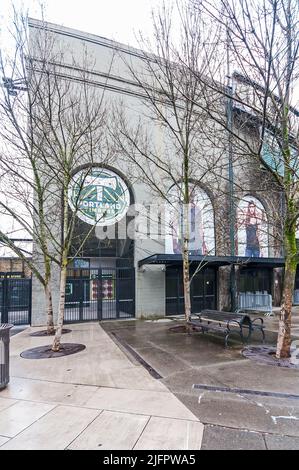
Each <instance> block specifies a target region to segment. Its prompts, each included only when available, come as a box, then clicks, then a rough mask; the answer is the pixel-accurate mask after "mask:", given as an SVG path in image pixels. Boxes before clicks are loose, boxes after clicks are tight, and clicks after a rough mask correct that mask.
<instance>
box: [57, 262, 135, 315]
mask: <svg viewBox="0 0 299 470" xmlns="http://www.w3.org/2000/svg"><path fill="white" fill-rule="evenodd" d="M69 274H70V276H69V277H68V279H67V284H66V292H65V296H66V304H65V309H66V310H65V323H72V322H82V321H95V320H113V319H117V318H131V317H134V316H135V271H134V269H133V268H110V267H109V268H104V267H103V268H101V269H80V270H76V269H71V270H70V273H69Z"/></svg>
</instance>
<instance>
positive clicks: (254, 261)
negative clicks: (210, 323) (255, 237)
mask: <svg viewBox="0 0 299 470" xmlns="http://www.w3.org/2000/svg"><path fill="white" fill-rule="evenodd" d="M189 260H190V263H202V264H203V265H206V264H207V265H209V266H217V267H219V266H228V265H232V264H237V265H240V266H247V267H256V268H258V267H260V268H261V267H268V268H279V267H283V266H284V258H248V257H246V256H205V255H189ZM182 263H183V259H182V255H181V254H174V255H172V254H154V255H151V256H148V257H147V258H143V259H142V260H140V261H139V262H138V267H139V268H140V267H141V266H143V265H145V264H164V265H166V266H179V265H181V264H182Z"/></svg>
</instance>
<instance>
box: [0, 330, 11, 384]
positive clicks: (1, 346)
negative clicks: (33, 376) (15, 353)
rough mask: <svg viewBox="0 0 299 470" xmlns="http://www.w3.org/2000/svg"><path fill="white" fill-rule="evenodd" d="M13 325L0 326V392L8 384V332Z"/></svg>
mask: <svg viewBox="0 0 299 470" xmlns="http://www.w3.org/2000/svg"><path fill="white" fill-rule="evenodd" d="M12 327H13V325H10V324H7V323H4V324H2V325H0V390H1V389H2V388H4V387H6V385H7V384H8V382H9V340H10V337H9V330H10V329H11V328H12Z"/></svg>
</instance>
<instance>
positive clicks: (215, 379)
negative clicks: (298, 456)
mask: <svg viewBox="0 0 299 470" xmlns="http://www.w3.org/2000/svg"><path fill="white" fill-rule="evenodd" d="M167 320H168V321H167ZM265 323H266V328H267V329H266V344H269V345H275V342H276V338H277V333H276V332H277V326H278V317H277V316H276V317H271V318H265ZM180 324H181V322H180V321H179V320H178V319H172V320H170V319H161V320H158V321H157V320H156V321H141V320H135V321H132V320H131V321H119V322H115V321H114V322H103V323H102V324H101V325H102V327H103V328H104V329H105V330H106V332H107V333H108V334H109V335H111V338H113V339H114V341H115V342H116V343H118V344H119V346H120V347H121V349H122V350H123V351H125V352H126V354H127V355H128V356H129V357H130V358H131V360H133V361H136V357H137V360H138V355H139V356H140V357H141V358H142V360H143V361H144V362H145V363H146V364H147V365H148V369H150V368H151V369H154V372H156V373H157V374H158V375H157V376H159V375H160V376H161V377H162V378H161V379H157V381H159V382H162V383H163V384H164V385H166V386H167V387H168V388H169V390H170V391H171V392H172V393H174V394H175V395H176V397H177V398H179V400H180V401H181V402H182V403H183V404H184V405H186V406H187V407H188V408H189V410H190V411H191V412H192V413H194V415H195V416H197V417H198V418H199V419H200V421H201V422H202V423H204V425H205V427H204V435H203V442H202V448H204V449H299V399H296V398H277V397H274V396H271V392H279V393H287V394H292V395H299V370H294V369H285V368H280V367H274V366H268V365H265V364H259V363H256V362H253V361H252V360H249V359H246V358H244V357H243V356H242V349H243V345H242V344H241V343H240V342H239V339H238V337H237V336H236V339H234V338H233V339H230V340H229V347H228V348H225V347H224V338H223V335H219V334H215V335H213V334H210V333H209V334H205V335H203V334H202V333H191V335H188V334H186V333H185V332H183V331H182V330H180V329H178V330H176V331H174V330H173V329H172V330H171V329H170V328H173V327H174V326H177V325H180ZM293 332H294V339H296V338H299V315H298V314H295V315H294V330H293ZM118 340H121V343H122V344H120V343H119V341H118ZM250 344H256V345H260V344H261V335H260V333H259V332H255V334H254V335H253V337H252V339H251V341H250ZM126 345H129V347H130V348H132V349H133V351H134V352H135V353H137V356H136V355H134V357H133V356H132V354H131V353H132V351H130V349H129V350H128V349H126ZM149 372H151V370H149ZM194 384H201V385H205V386H213V387H215V386H216V387H217V386H218V387H228V388H230V389H231V388H241V389H249V390H252V391H263V392H270V396H258V395H254V394H253V395H252V394H250V395H248V394H247V395H246V394H241V393H235V392H234V393H231V392H221V391H215V390H212V391H209V390H198V389H194V388H193V385H194Z"/></svg>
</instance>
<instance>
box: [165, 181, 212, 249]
mask: <svg viewBox="0 0 299 470" xmlns="http://www.w3.org/2000/svg"><path fill="white" fill-rule="evenodd" d="M189 195H190V204H189V208H188V210H189V253H190V254H192V255H210V256H212V255H214V254H215V230H214V211H213V206H212V203H211V200H210V198H209V196H208V195H207V194H206V192H205V191H203V190H202V189H201V188H200V187H199V186H197V185H195V184H194V183H190V187H189ZM182 200H183V198H182V188H181V187H180V186H176V185H175V186H172V187H171V188H170V190H169V193H168V201H169V202H167V203H166V208H165V253H169V254H175V253H182V246H183V243H182V234H183V232H184V231H183V202H182Z"/></svg>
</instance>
